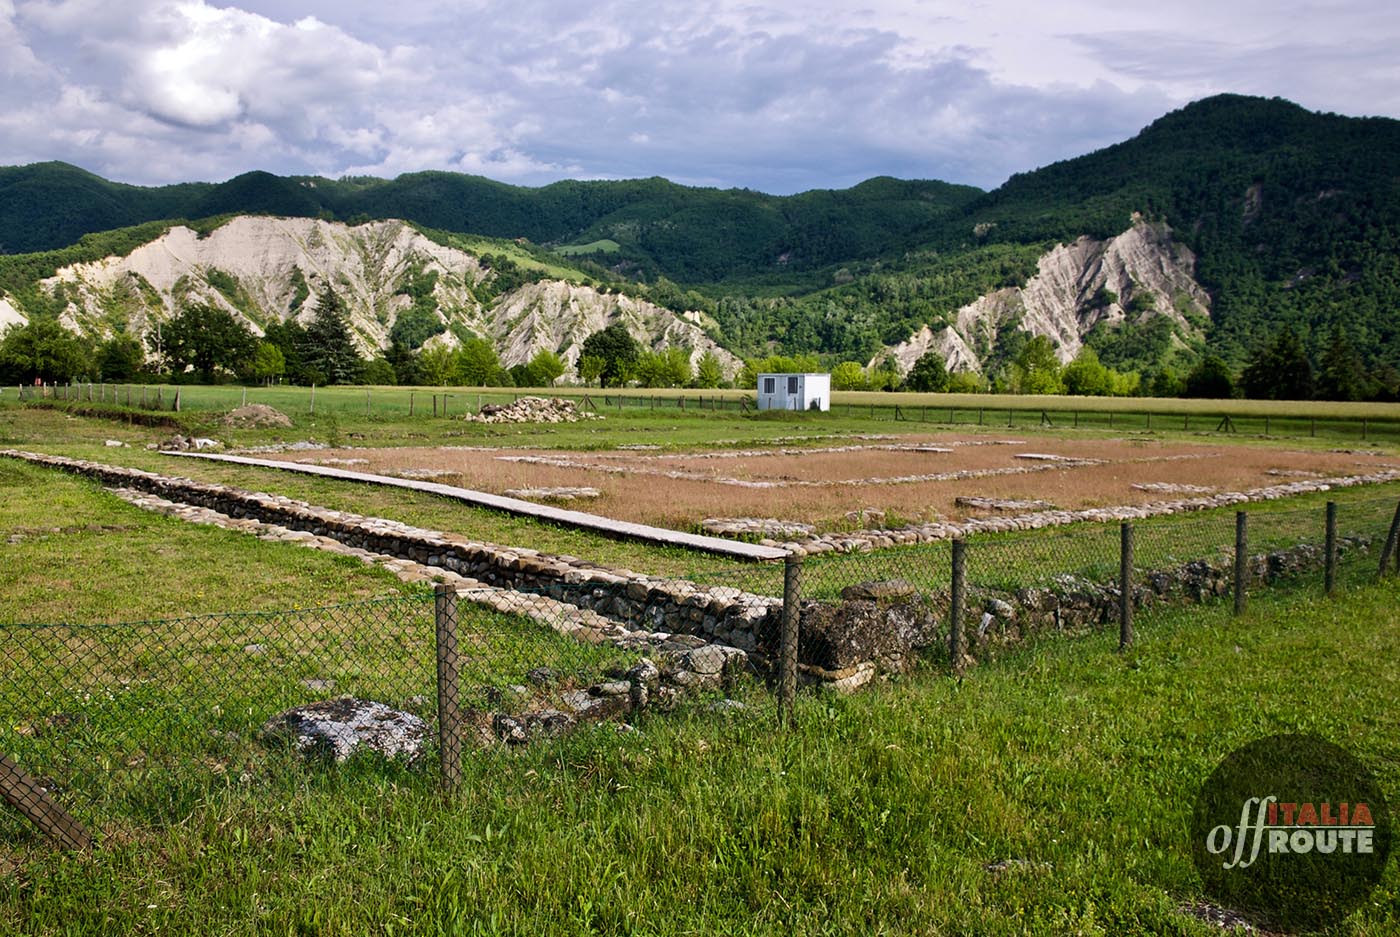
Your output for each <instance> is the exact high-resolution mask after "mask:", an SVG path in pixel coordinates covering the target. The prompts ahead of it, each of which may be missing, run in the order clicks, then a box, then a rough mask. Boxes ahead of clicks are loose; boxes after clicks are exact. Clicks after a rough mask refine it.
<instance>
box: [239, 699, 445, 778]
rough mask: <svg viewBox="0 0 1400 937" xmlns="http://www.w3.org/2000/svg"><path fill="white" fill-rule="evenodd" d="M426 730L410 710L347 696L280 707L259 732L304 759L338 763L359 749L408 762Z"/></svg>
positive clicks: (417, 752)
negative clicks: (286, 744)
mask: <svg viewBox="0 0 1400 937" xmlns="http://www.w3.org/2000/svg"><path fill="white" fill-rule="evenodd" d="M427 734H428V727H427V724H426V723H424V722H423V720H422V719H419V718H418V717H417V716H415V715H413V714H412V713H406V712H402V711H400V710H397V709H391V708H390V707H388V706H386V705H385V704H383V703H377V702H374V701H373V700H363V699H354V698H352V697H348V696H347V697H341V698H340V699H331V700H321V701H319V702H315V703H307V704H306V705H304V706H294V707H292V708H291V709H288V710H284V711H283V712H280V713H278V714H277V715H275V716H273V717H272V718H271V719H269V720H268V721H267V722H265V723H264V724H263V727H262V733H261V735H262V738H263V740H264V741H267V742H275V741H279V740H290V741H291V742H292V743H293V744H294V745H295V746H296V748H297V750H298V751H300V752H301V753H302V754H303V755H306V756H307V757H322V756H329V757H331V758H333V759H334V760H335V761H337V762H340V761H344V760H345V759H347V758H349V757H350V756H351V755H353V754H354V753H355V752H357V751H361V750H368V751H373V752H378V753H379V754H381V755H383V756H384V757H386V758H395V757H400V756H401V757H404V758H407V759H408V760H410V761H411V760H413V759H415V758H417V757H418V756H419V755H420V754H422V751H423V745H424V741H425V740H426V738H427Z"/></svg>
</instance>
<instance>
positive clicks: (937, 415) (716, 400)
mask: <svg viewBox="0 0 1400 937" xmlns="http://www.w3.org/2000/svg"><path fill="white" fill-rule="evenodd" d="M128 387H129V388H130V390H131V393H132V395H133V398H132V399H133V403H135V402H138V401H139V400H140V399H141V393H142V387H143V385H139V384H133V385H125V384H123V385H110V384H109V385H107V386H106V387H105V388H104V387H102V386H99V385H93V386H92V389H91V396H92V397H93V399H94V400H97V399H99V398H105V399H107V400H109V401H110V400H112V399H114V397H113V395H114V394H116V395H118V396H119V398H120V400H121V401H122V402H123V403H124V402H125V400H126V395H127V392H128V391H127V389H128ZM179 390H180V397H181V406H182V407H183V408H184V409H185V410H194V411H198V410H222V409H228V408H231V407H234V406H237V405H238V404H239V403H240V402H241V401H242V400H243V399H244V397H245V396H246V398H247V399H248V400H249V401H250V402H259V403H267V404H270V405H271V406H275V407H278V408H279V409H284V410H285V411H286V412H287V413H288V414H289V415H293V416H294V415H296V414H297V413H302V412H310V409H311V405H312V392H311V388H308V387H291V386H277V387H248V388H244V387H242V386H237V385H227V384H226V385H213V386H209V385H182V386H181V387H180V388H179ZM157 392H159V393H160V395H161V397H162V399H163V400H164V401H165V402H166V404H167V405H169V403H170V402H171V401H173V400H174V396H175V392H176V388H175V387H173V386H171V385H164V386H161V387H159V388H158V387H157V386H155V385H152V386H148V387H146V394H147V397H148V399H150V400H151V401H154V399H155V397H156V395H157ZM72 393H73V395H74V396H75V397H77V398H78V399H82V400H84V401H86V400H87V398H88V395H89V390H88V387H87V385H83V386H82V387H81V388H78V387H75V388H74V389H73V390H72ZM15 394H16V390H15V388H3V389H0V400H3V399H6V398H8V399H14V396H15ZM526 394H534V395H544V396H557V397H569V398H573V399H578V400H582V399H583V398H585V397H586V398H588V401H589V402H590V405H591V406H592V407H597V408H609V407H611V408H613V409H619V408H621V409H629V410H630V409H653V408H655V409H662V410H666V409H677V408H678V407H681V406H684V407H696V406H701V405H702V403H701V402H702V401H703V406H705V407H707V408H708V407H720V408H724V409H732V410H736V411H742V408H743V404H742V403H741V401H747V402H748V404H749V406H750V407H753V406H754V392H753V391H748V390H736V389H730V390H701V389H694V388H666V389H652V388H636V387H633V388H622V389H617V388H608V389H602V388H596V387H577V386H561V387H534V388H525V387H520V388H500V387H397V386H374V387H364V386H350V387H346V386H336V387H318V388H316V389H315V401H316V402H317V403H319V404H320V405H321V406H323V407H326V408H329V409H331V410H334V411H337V412H341V411H343V412H347V413H356V412H358V413H365V412H366V404H367V403H368V405H369V412H370V413H372V414H374V415H379V416H400V415H401V416H407V415H408V413H409V410H410V408H412V409H413V412H414V415H416V416H424V415H427V414H431V413H432V398H433V397H434V395H436V396H438V397H439V398H441V397H442V396H443V395H447V398H448V408H449V410H450V411H451V412H453V413H457V414H460V413H461V412H463V410H464V409H470V410H473V411H474V410H476V409H477V408H478V406H479V403H478V401H479V402H480V403H500V402H502V401H509V400H513V399H514V398H516V397H519V396H524V395H526ZM619 401H620V403H619ZM682 402H683V403H682ZM896 409H897V410H898V411H899V412H898V413H896ZM1042 412H1044V413H1045V414H1046V415H1047V416H1048V418H1049V420H1050V422H1051V423H1052V424H1053V426H1054V427H1055V428H1072V427H1074V426H1076V425H1079V426H1081V427H1082V428H1090V427H1094V428H1099V427H1102V428H1113V429H1132V428H1137V429H1142V428H1150V429H1159V430H1170V429H1183V428H1184V429H1186V430H1188V431H1191V430H1195V431H1200V430H1210V429H1213V428H1214V427H1215V426H1216V425H1217V424H1218V423H1219V421H1220V419H1221V418H1222V417H1225V416H1229V417H1230V418H1231V419H1233V420H1236V421H1241V420H1242V421H1244V423H1243V424H1242V425H1240V426H1237V427H1236V431H1238V432H1256V431H1262V430H1263V428H1264V421H1265V420H1266V419H1267V420H1269V429H1271V430H1274V429H1277V430H1279V431H1280V432H1281V433H1282V432H1285V431H1287V432H1289V433H1294V434H1296V431H1297V430H1298V428H1299V427H1300V426H1301V427H1302V428H1303V429H1304V431H1306V429H1307V427H1308V425H1309V424H1310V422H1313V421H1315V422H1316V424H1317V428H1318V429H1319V430H1324V431H1327V430H1331V431H1341V430H1346V431H1348V432H1358V433H1359V430H1360V425H1361V422H1362V421H1363V420H1364V421H1367V422H1368V423H1370V424H1374V426H1375V428H1376V431H1377V432H1382V433H1400V403H1376V402H1356V403H1352V402H1341V401H1321V400H1187V399H1180V398H1175V397H1066V396H1032V395H1015V394H914V393H896V394H891V393H879V392H872V391H836V392H834V393H833V394H832V409H831V412H830V413H828V414H805V415H803V416H804V417H805V418H807V419H811V420H814V421H817V420H823V419H835V418H836V417H841V416H846V417H851V418H860V419H873V420H880V421H892V422H937V423H954V424H966V423H978V422H979V420H980V421H981V423H982V424H985V425H1006V423H1007V422H1008V421H1010V422H1012V423H1013V425H1017V426H1026V425H1040V423H1041V421H1040V415H1041V413H1042ZM1076 414H1077V415H1078V424H1076ZM1149 415H1151V416H1152V417H1153V418H1154V421H1155V422H1154V423H1153V425H1152V426H1150V427H1149V426H1147V417H1148V416H1149ZM790 416H791V417H796V416H797V414H791V415H790ZM1110 416H1113V417H1115V418H1116V419H1115V422H1114V424H1113V426H1111V427H1110V426H1109V423H1108V420H1109V417H1110ZM1173 418H1175V422H1174V421H1173ZM1183 418H1185V420H1186V422H1184V423H1183Z"/></svg>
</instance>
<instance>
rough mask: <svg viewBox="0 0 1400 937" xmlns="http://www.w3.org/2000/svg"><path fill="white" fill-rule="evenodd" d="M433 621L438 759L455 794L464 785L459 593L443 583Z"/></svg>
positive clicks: (447, 785)
mask: <svg viewBox="0 0 1400 937" xmlns="http://www.w3.org/2000/svg"><path fill="white" fill-rule="evenodd" d="M433 621H434V623H435V625H436V630H437V704H438V756H439V758H441V760H442V786H443V787H445V788H446V789H447V790H449V791H451V790H455V789H456V788H457V786H458V785H459V784H461V783H462V711H461V707H460V705H459V695H460V693H461V677H460V674H459V671H458V666H459V664H460V658H459V657H458V654H457V590H456V589H454V588H452V587H451V586H448V585H444V584H442V583H439V584H438V585H436V586H434V587H433Z"/></svg>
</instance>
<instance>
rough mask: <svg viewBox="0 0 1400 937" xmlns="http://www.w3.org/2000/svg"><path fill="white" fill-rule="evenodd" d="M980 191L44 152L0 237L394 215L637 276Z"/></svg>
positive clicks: (745, 267)
mask: <svg viewBox="0 0 1400 937" xmlns="http://www.w3.org/2000/svg"><path fill="white" fill-rule="evenodd" d="M980 194H981V190H979V189H976V188H973V187H972V186H960V185H950V184H948V183H944V182H926V181H901V180H898V179H888V178H880V179H870V180H868V181H866V182H863V183H861V184H860V185H858V186H855V187H854V188H851V189H846V190H843V191H812V192H804V193H801V194H799V195H792V196H773V195H764V194H763V193H760V192H753V191H749V190H747V189H726V190H721V189H704V188H688V187H686V186H681V185H677V184H675V183H673V182H668V181H667V180H665V179H638V180H629V181H624V182H575V181H565V182H556V183H554V184H552V185H547V186H543V187H541V188H525V187H521V186H511V185H505V184H503V183H500V182H494V181H492V180H490V179H484V178H482V177H480V176H468V175H462V174H460V173H449V172H418V173H409V174H405V175H402V176H399V177H398V178H396V179H393V180H383V179H368V178H346V179H340V180H331V179H322V178H313V177H281V176H274V175H272V174H271V173H266V172H250V173H245V174H243V175H241V176H237V177H235V178H233V179H230V180H229V181H227V182H223V183H219V184H217V185H212V184H208V183H189V184H182V185H173V186H164V187H159V188H140V187H138V186H128V185H121V184H118V183H112V182H107V181H106V180H104V179H101V178H99V177H97V176H94V175H92V174H91V173H88V172H84V171H83V170H81V169H78V168H76V167H74V166H69V165H67V164H64V163H36V164H34V165H30V166H20V167H8V168H0V247H3V253H11V254H13V253H27V252H33V251H42V250H52V249H55V248H59V247H64V246H66V245H68V244H71V243H73V242H74V241H76V240H78V238H79V237H81V236H82V235H84V234H89V233H93V232H98V231H106V230H109V229H112V228H118V227H127V226H132V225H137V224H141V223H142V222H146V221H154V220H158V219H175V218H187V219H198V218H206V217H209V216H212V215H224V214H246V213H263V214H271V215H282V216H286V217H301V218H307V217H310V218H315V217H320V218H323V219H326V220H338V221H346V222H351V223H354V222H358V221H366V220H371V219H389V218H393V219H401V220H404V221H411V222H414V223H415V224H419V225H423V226H425V227H429V228H434V229H438V230H443V231H456V232H462V233H469V234H479V235H484V236H487V237H500V238H518V237H523V238H527V239H528V240H530V241H533V242H535V243H538V244H551V245H559V246H562V247H563V248H564V250H565V252H566V253H571V254H586V255H595V256H597V257H598V258H599V259H603V260H606V261H608V262H609V264H610V265H613V266H620V267H622V268H624V269H626V270H627V271H629V272H633V273H638V274H640V275H642V276H649V277H655V276H657V275H664V276H667V277H670V278H671V279H673V280H680V281H685V282H709V281H719V280H726V279H731V278H733V277H736V276H743V275H749V274H754V273H760V272H763V271H765V270H769V269H774V268H777V269H787V268H790V269H794V270H806V269H811V268H814V267H821V266H824V265H828V264H833V263H843V262H845V261H848V260H851V259H856V258H862V257H871V256H875V255H877V254H879V253H881V252H884V251H888V250H891V249H894V248H898V247H901V246H902V245H903V244H904V243H905V239H906V237H907V235H908V233H909V232H910V231H912V230H916V229H918V228H920V227H921V226H923V225H925V224H927V223H929V222H930V221H931V220H933V219H934V218H936V217H937V216H939V215H941V214H942V213H944V212H946V211H948V210H950V209H953V208H957V207H959V206H961V205H963V204H965V203H966V202H968V201H969V200H971V199H973V198H976V197H977V196H978V195H980Z"/></svg>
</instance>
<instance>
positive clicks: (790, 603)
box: [778, 553, 802, 725]
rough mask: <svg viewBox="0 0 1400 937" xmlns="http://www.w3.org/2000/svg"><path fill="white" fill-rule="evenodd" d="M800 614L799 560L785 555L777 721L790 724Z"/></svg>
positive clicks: (800, 567) (793, 697)
mask: <svg viewBox="0 0 1400 937" xmlns="http://www.w3.org/2000/svg"><path fill="white" fill-rule="evenodd" d="M801 615H802V557H801V556H799V555H797V554H795V553H789V554H788V555H787V558H786V559H784V560H783V628H782V635H781V637H780V642H781V643H780V647H779V649H778V719H779V721H780V722H783V723H785V724H787V725H791V724H792V721H793V715H792V708H793V703H794V702H795V701H796V699H797V640H798V629H799V628H800V627H801V620H802V619H801Z"/></svg>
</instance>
